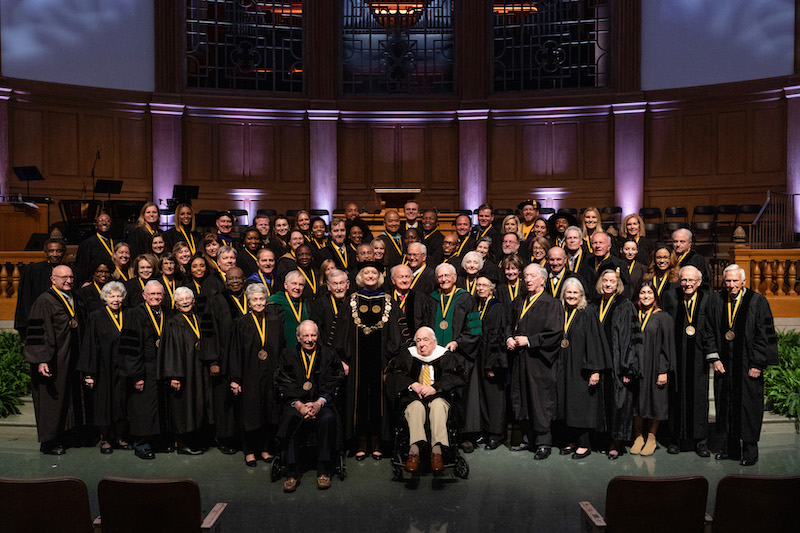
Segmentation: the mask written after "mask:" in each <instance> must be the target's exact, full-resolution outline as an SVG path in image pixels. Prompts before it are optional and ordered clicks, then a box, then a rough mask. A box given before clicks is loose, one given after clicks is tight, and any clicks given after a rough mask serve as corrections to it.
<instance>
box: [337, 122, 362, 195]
mask: <svg viewBox="0 0 800 533" xmlns="http://www.w3.org/2000/svg"><path fill="white" fill-rule="evenodd" d="M337 146H338V150H339V151H338V155H337V158H336V161H337V164H338V168H339V188H340V189H364V188H366V186H367V157H366V154H367V128H366V126H364V125H363V124H359V125H342V126H340V127H339V139H338V143H337Z"/></svg>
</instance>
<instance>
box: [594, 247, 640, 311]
mask: <svg viewBox="0 0 800 533" xmlns="http://www.w3.org/2000/svg"><path fill="white" fill-rule="evenodd" d="M587 259H591V261H589V265H590V268H589V269H587V271H586V277H585V278H582V280H581V281H584V284H583V286H584V288H585V289H586V297H587V298H589V299H591V300H592V301H595V302H597V301H599V300H600V295H599V294H598V293H597V291H595V290H594V287H595V285H596V284H597V280H598V279H599V278H600V275H601V274H602V273H603V272H605V271H606V270H609V269H610V270H616V269H619V278H620V281H622V295H623V296H625V297H626V298H632V297H633V290H634V288H635V287H632V286H631V277H630V275H629V274H628V268H627V265H625V262H624V261H623V260H622V259H620V258H619V257H614V256H613V255H607V256H606V257H605V258H603V260H602V261H599V262H598V261H597V258H596V257H593V258H588V257H587ZM590 295H591V297H590Z"/></svg>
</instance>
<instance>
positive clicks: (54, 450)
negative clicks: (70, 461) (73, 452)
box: [39, 444, 67, 455]
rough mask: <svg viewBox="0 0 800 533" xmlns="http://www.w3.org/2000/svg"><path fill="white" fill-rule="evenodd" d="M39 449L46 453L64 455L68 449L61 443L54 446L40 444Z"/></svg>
mask: <svg viewBox="0 0 800 533" xmlns="http://www.w3.org/2000/svg"><path fill="white" fill-rule="evenodd" d="M39 451H40V452H42V453H43V454H45V455H64V454H65V453H67V450H65V449H64V447H63V446H62V445H60V444H55V445H53V446H45V445H44V444H42V445H41V446H39Z"/></svg>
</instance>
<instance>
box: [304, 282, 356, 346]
mask: <svg viewBox="0 0 800 533" xmlns="http://www.w3.org/2000/svg"><path fill="white" fill-rule="evenodd" d="M334 302H335V304H336V309H334ZM345 307H347V298H342V299H338V298H335V297H334V296H333V295H332V294H330V293H327V292H326V293H321V294H320V295H318V296H317V297H316V298H315V299H314V301H313V303H312V305H311V313H310V314H311V320H313V321H314V322H315V323H316V324H317V327H318V328H319V335H318V339H317V342H319V343H320V344H324V345H325V346H333V338H334V335H335V333H336V326H337V323H338V320H339V317H340V316H341V315H342V310H343V309H345ZM349 310H350V308H349V307H347V309H346V311H345V312H349Z"/></svg>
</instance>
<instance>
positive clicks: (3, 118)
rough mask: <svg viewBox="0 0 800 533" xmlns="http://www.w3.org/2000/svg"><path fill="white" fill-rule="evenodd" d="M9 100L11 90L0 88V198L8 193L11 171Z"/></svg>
mask: <svg viewBox="0 0 800 533" xmlns="http://www.w3.org/2000/svg"><path fill="white" fill-rule="evenodd" d="M9 98H11V89H8V88H5V87H0V196H7V195H8V194H9V193H10V189H9V186H8V178H9V171H10V170H11V165H10V164H9V163H10V155H9V144H8V99H9Z"/></svg>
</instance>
